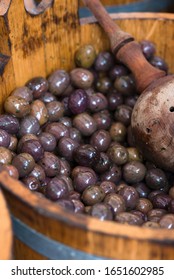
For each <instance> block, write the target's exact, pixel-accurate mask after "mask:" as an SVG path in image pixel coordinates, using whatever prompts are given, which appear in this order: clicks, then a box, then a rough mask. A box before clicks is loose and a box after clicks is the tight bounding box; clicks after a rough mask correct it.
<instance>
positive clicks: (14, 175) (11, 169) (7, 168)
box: [3, 164, 19, 180]
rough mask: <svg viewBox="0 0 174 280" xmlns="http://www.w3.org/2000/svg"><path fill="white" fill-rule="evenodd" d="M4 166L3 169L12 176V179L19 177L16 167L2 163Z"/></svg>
mask: <svg viewBox="0 0 174 280" xmlns="http://www.w3.org/2000/svg"><path fill="white" fill-rule="evenodd" d="M3 167H4V170H5V171H7V172H8V174H9V175H10V176H11V177H12V178H14V179H17V180H18V179H19V172H18V170H17V168H16V167H15V166H13V165H11V164H6V165H3Z"/></svg>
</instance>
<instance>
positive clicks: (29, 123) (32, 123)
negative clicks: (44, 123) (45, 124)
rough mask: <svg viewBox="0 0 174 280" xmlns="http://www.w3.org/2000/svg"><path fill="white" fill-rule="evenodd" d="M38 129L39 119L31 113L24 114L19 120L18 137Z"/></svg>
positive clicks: (33, 132) (34, 132)
mask: <svg viewBox="0 0 174 280" xmlns="http://www.w3.org/2000/svg"><path fill="white" fill-rule="evenodd" d="M39 129H40V124H39V121H38V120H37V119H36V118H35V117H33V116H31V115H29V116H26V117H24V118H23V119H22V120H21V123H20V129H19V137H22V136H24V135H25V134H37V133H38V132H39Z"/></svg>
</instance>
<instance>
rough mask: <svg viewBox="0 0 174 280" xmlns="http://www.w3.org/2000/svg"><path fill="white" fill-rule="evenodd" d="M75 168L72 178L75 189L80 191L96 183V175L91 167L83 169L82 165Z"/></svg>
mask: <svg viewBox="0 0 174 280" xmlns="http://www.w3.org/2000/svg"><path fill="white" fill-rule="evenodd" d="M76 170H77V171H74V174H75V175H74V178H73V185H74V189H75V191H77V192H80V193H82V192H83V191H84V190H85V189H86V188H87V187H88V186H90V185H94V184H96V183H97V175H96V174H95V172H94V171H93V170H92V169H91V168H87V167H86V169H83V167H78V169H76ZM78 170H79V171H78Z"/></svg>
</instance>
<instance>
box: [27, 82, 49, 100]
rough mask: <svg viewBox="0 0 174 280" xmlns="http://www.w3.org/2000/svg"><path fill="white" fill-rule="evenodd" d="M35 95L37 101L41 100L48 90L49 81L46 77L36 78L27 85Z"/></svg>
mask: <svg viewBox="0 0 174 280" xmlns="http://www.w3.org/2000/svg"><path fill="white" fill-rule="evenodd" d="M25 85H26V86H27V87H28V88H29V89H30V90H31V91H32V94H33V97H34V98H35V99H37V98H40V97H41V96H42V94H43V93H44V92H46V91H47V90H48V81H47V80H46V79H45V78H44V77H35V78H32V79H30V80H29V81H28V82H27V83H26V84H25Z"/></svg>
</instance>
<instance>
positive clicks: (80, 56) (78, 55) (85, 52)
mask: <svg viewBox="0 0 174 280" xmlns="http://www.w3.org/2000/svg"><path fill="white" fill-rule="evenodd" d="M95 58H96V51H95V49H94V47H93V46H92V45H84V46H82V47H80V48H79V49H78V50H77V51H76V52H75V55H74V60H75V63H76V65H77V66H78V67H82V68H87V69H88V68H90V67H91V66H92V65H93V63H94V61H95Z"/></svg>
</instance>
